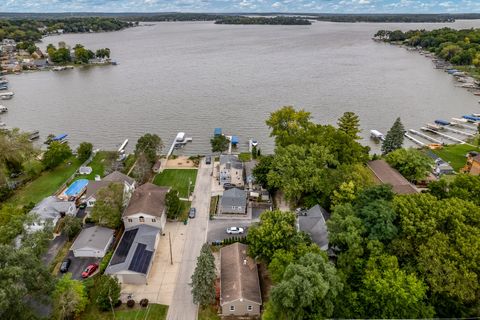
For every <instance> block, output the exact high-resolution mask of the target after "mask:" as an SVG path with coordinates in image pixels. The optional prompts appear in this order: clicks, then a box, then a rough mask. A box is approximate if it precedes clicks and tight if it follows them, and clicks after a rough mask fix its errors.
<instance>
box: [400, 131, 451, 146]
mask: <svg viewBox="0 0 480 320" xmlns="http://www.w3.org/2000/svg"><path fill="white" fill-rule="evenodd" d="M409 131H410V132H411V133H412V134H414V135H417V136H419V137H422V138H424V139H425V140H428V141H431V142H433V143H438V144H444V143H443V142H442V141H440V140H438V139H435V138H433V137H430V136H429V135H426V134H424V133H422V132H420V131H417V130H413V129H410V130H409Z"/></svg>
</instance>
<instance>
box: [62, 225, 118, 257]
mask: <svg viewBox="0 0 480 320" xmlns="http://www.w3.org/2000/svg"><path fill="white" fill-rule="evenodd" d="M113 233H114V230H112V229H109V228H104V227H98V226H94V227H90V228H86V229H83V230H82V232H80V234H79V235H78V237H77V239H75V242H74V243H73V245H72V247H71V248H70V250H72V251H73V255H74V256H75V257H76V258H79V257H81V258H87V257H95V258H103V257H104V256H105V254H106V253H107V251H108V249H109V248H110V245H111V244H112V241H113Z"/></svg>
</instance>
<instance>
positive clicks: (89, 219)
mask: <svg viewBox="0 0 480 320" xmlns="http://www.w3.org/2000/svg"><path fill="white" fill-rule="evenodd" d="M85 223H95V220H93V219H92V217H87V218H86V219H85Z"/></svg>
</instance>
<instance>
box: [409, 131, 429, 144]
mask: <svg viewBox="0 0 480 320" xmlns="http://www.w3.org/2000/svg"><path fill="white" fill-rule="evenodd" d="M405 137H407V138H408V139H410V140H411V141H413V142H414V143H416V144H418V145H419V146H420V147H425V145H426V144H425V143H423V142H422V141H420V140H418V139H415V138H414V137H412V136H411V135H409V134H408V133H406V132H405Z"/></svg>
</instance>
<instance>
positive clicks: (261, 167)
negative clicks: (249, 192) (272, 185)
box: [253, 155, 274, 188]
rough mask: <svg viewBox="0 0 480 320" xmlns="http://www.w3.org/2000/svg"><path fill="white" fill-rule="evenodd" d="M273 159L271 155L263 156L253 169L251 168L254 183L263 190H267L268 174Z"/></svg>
mask: <svg viewBox="0 0 480 320" xmlns="http://www.w3.org/2000/svg"><path fill="white" fill-rule="evenodd" d="M273 159H274V158H273V155H268V156H263V157H261V158H260V159H259V160H258V162H257V165H256V166H255V168H253V176H254V177H255V181H256V183H258V184H259V185H261V186H262V187H263V188H269V186H268V173H269V172H270V170H271V169H272V164H273Z"/></svg>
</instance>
